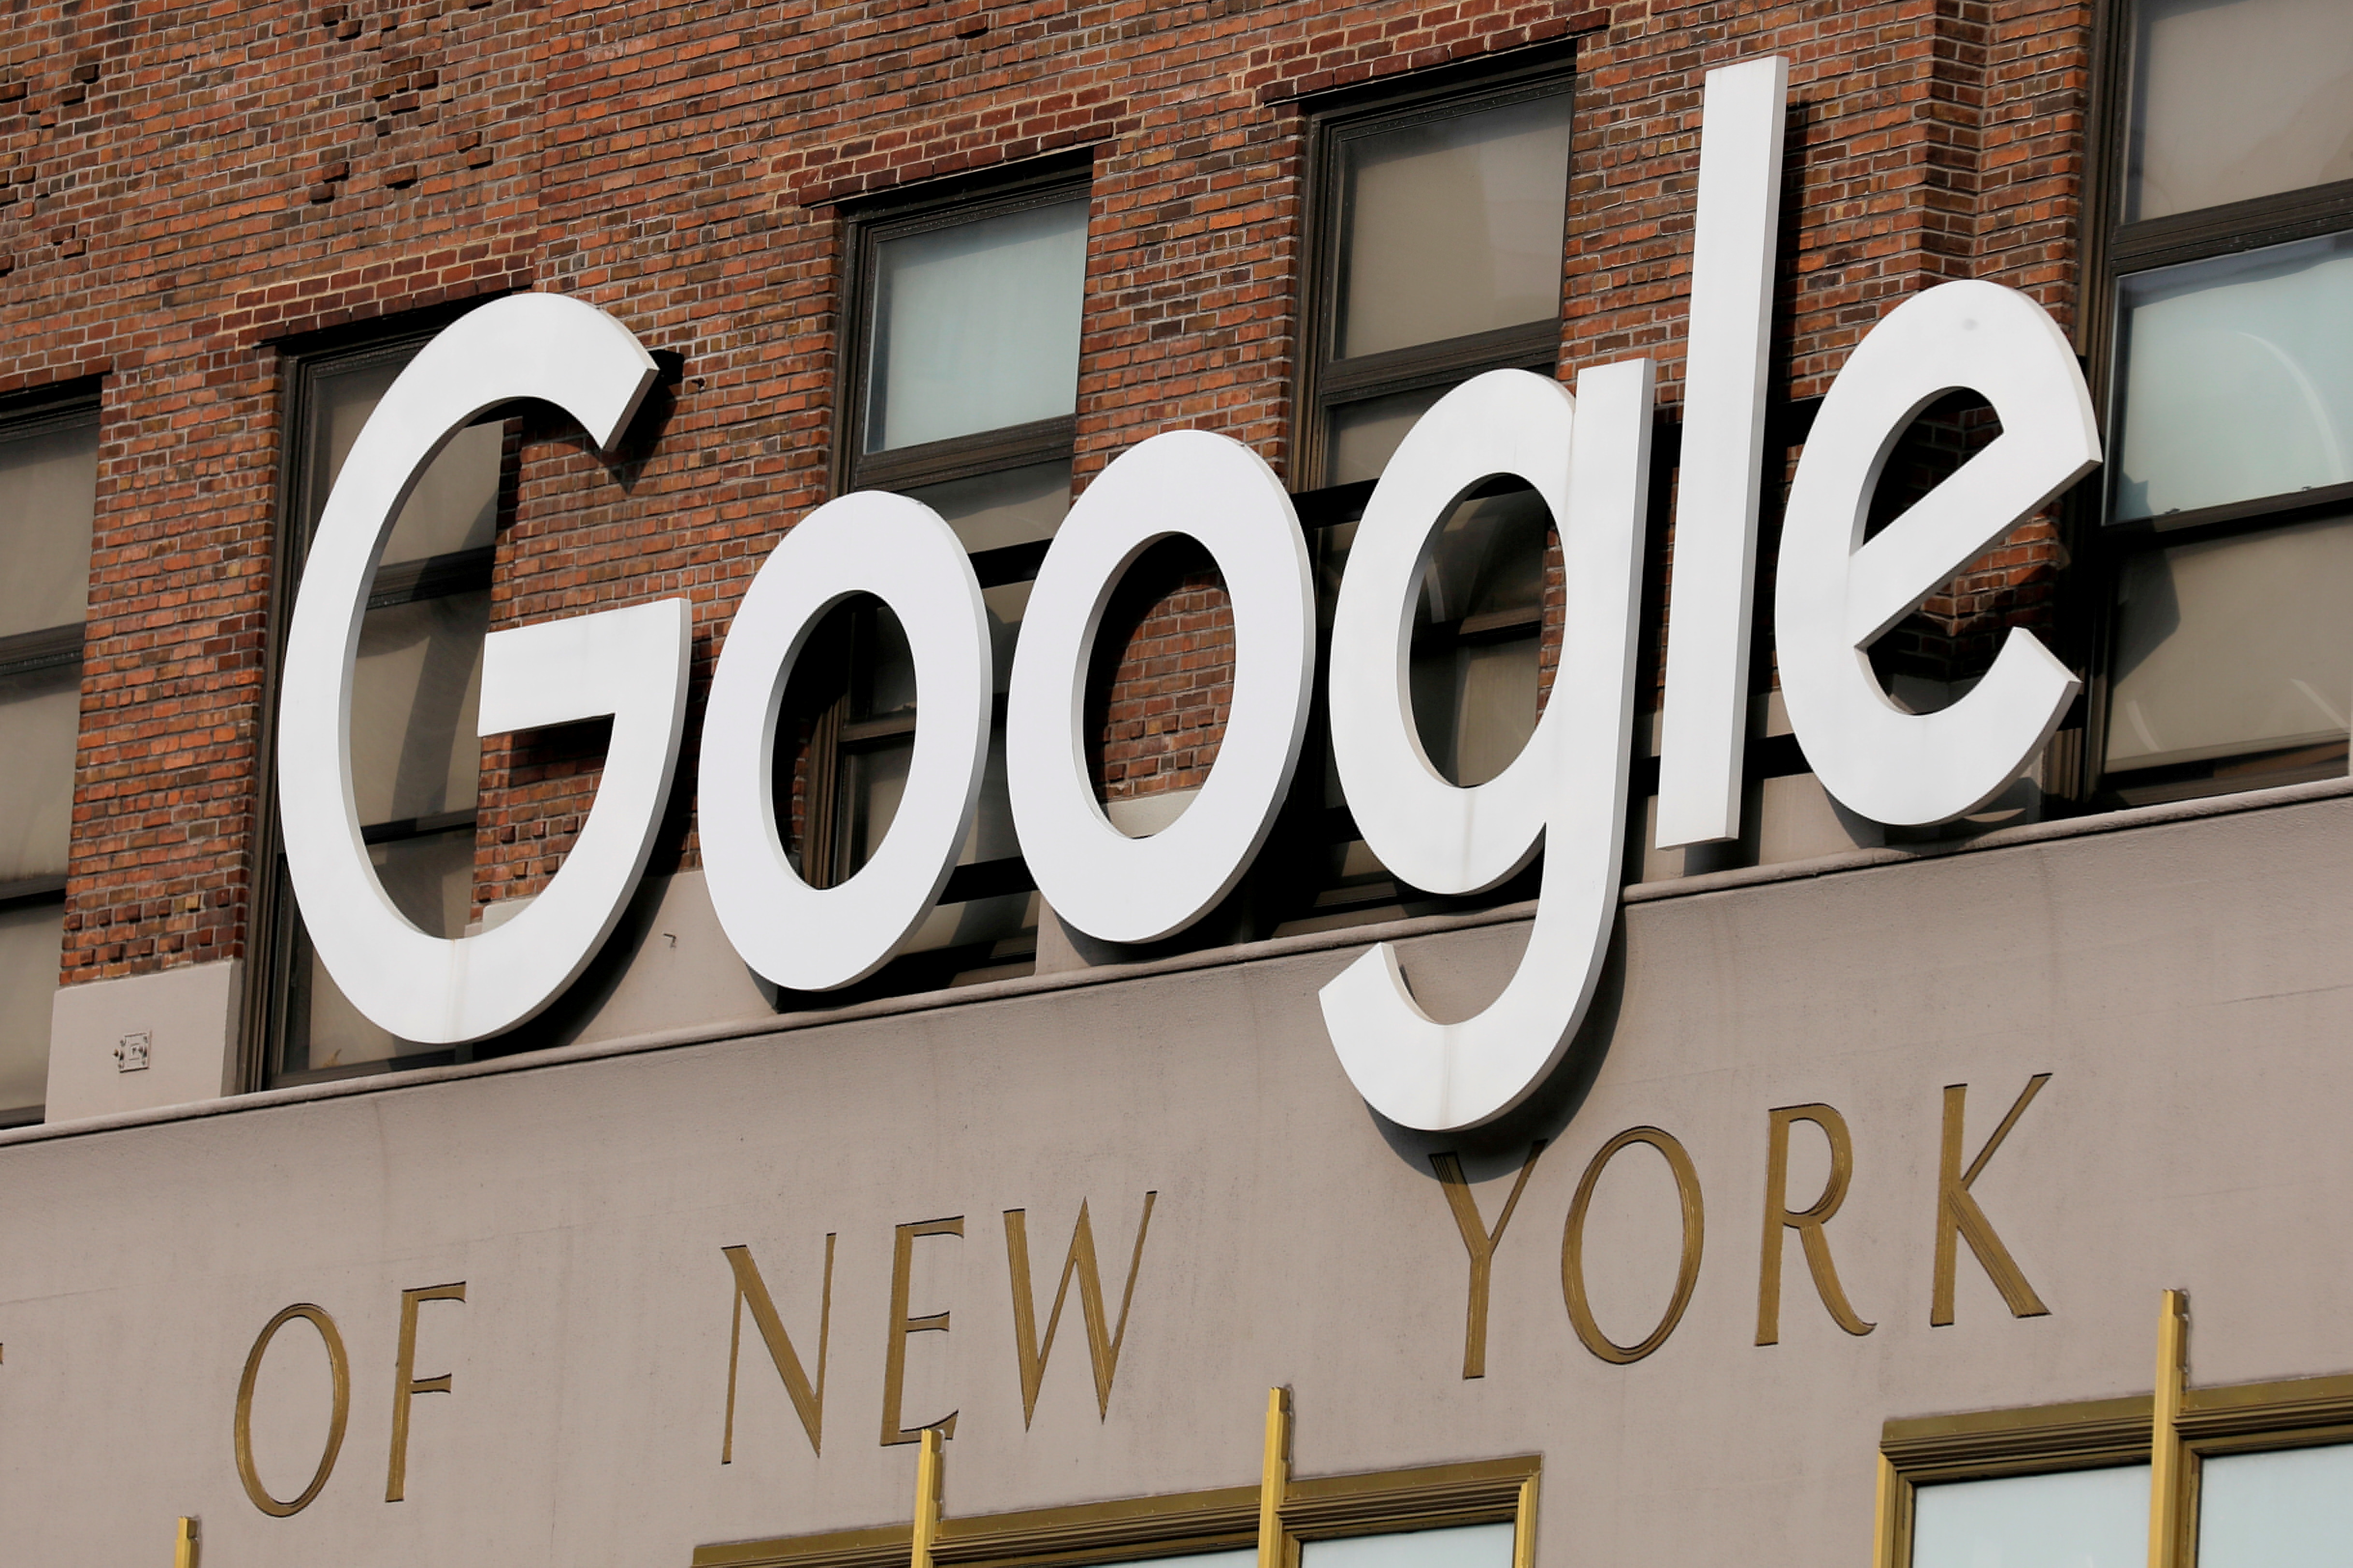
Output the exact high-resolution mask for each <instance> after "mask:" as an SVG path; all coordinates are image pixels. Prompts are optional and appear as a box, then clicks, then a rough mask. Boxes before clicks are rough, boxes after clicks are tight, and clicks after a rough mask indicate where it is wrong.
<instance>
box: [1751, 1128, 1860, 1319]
mask: <svg viewBox="0 0 2353 1568" xmlns="http://www.w3.org/2000/svg"><path fill="white" fill-rule="evenodd" d="M1772 1118H1773V1131H1772V1135H1771V1138H1770V1140H1769V1141H1768V1142H1767V1146H1766V1154H1765V1246H1764V1258H1763V1261H1762V1265H1761V1268H1760V1272H1759V1274H1758V1276H1757V1343H1758V1344H1760V1345H1769V1344H1778V1342H1780V1338H1781V1232H1782V1231H1783V1230H1785V1229H1788V1230H1794V1231H1796V1232H1797V1233H1798V1239H1799V1242H1801V1243H1802V1244H1804V1247H1805V1251H1806V1268H1807V1271H1808V1272H1809V1273H1810V1274H1811V1275H1812V1276H1813V1277H1814V1289H1815V1290H1816V1292H1818V1293H1819V1294H1820V1297H1821V1299H1822V1305H1823V1306H1825V1307H1827V1308H1829V1309H1830V1313H1831V1318H1832V1319H1833V1320H1835V1321H1837V1323H1838V1326H1839V1327H1840V1328H1841V1329H1844V1330H1845V1331H1847V1332H1848V1333H1851V1334H1867V1333H1869V1332H1871V1331H1872V1330H1873V1329H1875V1328H1877V1327H1878V1326H1879V1325H1878V1324H1876V1323H1866V1322H1864V1321H1862V1318H1861V1316H1859V1315H1858V1314H1857V1313H1856V1311H1855V1310H1854V1308H1853V1307H1852V1305H1850V1304H1849V1303H1848V1301H1847V1299H1846V1291H1845V1289H1843V1288H1842V1287H1841V1285H1840V1284H1839V1277H1838V1265H1837V1264H1835V1263H1833V1262H1831V1244H1830V1238H1829V1237H1826V1236H1824V1235H1823V1234H1822V1227H1823V1226H1826V1225H1828V1224H1829V1223H1830V1221H1831V1216H1832V1215H1836V1214H1837V1213H1838V1211H1839V1205H1841V1204H1842V1203H1844V1202H1846V1188H1847V1183H1848V1182H1850V1181H1851V1180H1852V1179H1853V1176H1854V1142H1853V1140H1852V1139H1851V1138H1850V1137H1848V1135H1847V1130H1846V1118H1845V1117H1843V1116H1841V1115H1840V1114H1839V1113H1838V1112H1837V1111H1836V1110H1832V1109H1831V1107H1829V1106H1827V1105H1790V1106H1784V1107H1782V1108H1781V1109H1779V1110H1776V1111H1774V1112H1773V1113H1772ZM1793 1121H1810V1122H1812V1123H1813V1124H1814V1125H1815V1126H1817V1127H1819V1128H1820V1129H1821V1130H1822V1136H1823V1137H1825V1138H1827V1139H1829V1140H1830V1145H1831V1174H1830V1180H1829V1181H1827V1182H1825V1183H1824V1184H1822V1195H1821V1196H1820V1197H1818V1198H1816V1199H1815V1200H1814V1201H1813V1202H1812V1203H1811V1204H1810V1205H1808V1206H1806V1207H1805V1208H1802V1209H1792V1208H1790V1207H1789V1124H1790V1123H1791V1122H1793Z"/></svg>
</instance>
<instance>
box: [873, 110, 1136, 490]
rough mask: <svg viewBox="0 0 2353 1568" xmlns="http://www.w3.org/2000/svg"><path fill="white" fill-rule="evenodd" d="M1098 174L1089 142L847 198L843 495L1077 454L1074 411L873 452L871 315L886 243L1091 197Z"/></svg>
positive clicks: (972, 475)
mask: <svg viewBox="0 0 2353 1568" xmlns="http://www.w3.org/2000/svg"><path fill="white" fill-rule="evenodd" d="M1093 181H1094V157H1093V149H1092V148H1089V149H1086V150H1085V151H1084V152H1083V153H1078V154H1069V153H1064V154H1057V155H1055V156H1052V157H1048V158H1039V159H1034V160H1031V161H1029V162H1027V163H1022V164H1019V165H1017V166H1016V167H1014V168H1012V169H1009V170H1008V169H999V170H992V171H989V172H987V173H986V174H969V175H962V176H959V177H956V178H954V179H948V180H934V181H927V182H925V183H924V184H920V185H916V186H912V187H908V188H905V189H901V190H895V191H892V192H889V193H887V194H885V195H878V196H874V197H871V198H869V199H867V200H864V201H861V202H859V203H857V204H855V205H846V206H845V207H844V209H843V212H842V225H843V235H842V241H843V243H842V254H843V257H844V260H845V264H844V267H843V271H842V289H841V296H840V305H839V310H840V316H839V321H840V331H839V342H840V354H839V358H838V360H837V361H836V374H835V378H834V380H835V386H834V409H835V419H834V428H835V430H836V431H837V433H838V436H837V439H836V441H835V443H834V468H833V490H834V493H835V494H836V495H847V494H849V492H850V491H852V490H902V489H914V488H916V487H918V486H922V485H936V484H945V483H947V482H949V481H951V480H954V479H976V478H978V477H979V476H981V475H983V474H993V473H998V472H1001V471H1003V470H1005V469H1007V468H1023V467H1027V466H1029V465H1030V464H1033V463H1049V462H1054V461H1057V460H1060V459H1067V458H1071V457H1072V456H1073V455H1074V453H1075V452H1076V450H1077V443H1078V417H1077V416H1076V415H1075V414H1071V415H1064V416H1058V417H1056V418H1052V419H1038V420H1031V421H1029V422H1028V423H1025V424H1020V425H1008V426H1002V427H1000V428H998V429H995V430H982V431H976V432H975V433H973V434H971V435H968V436H952V437H948V438H947V439H945V440H943V441H926V442H923V443H922V444H921V445H918V446H913V447H897V448H895V449H892V450H890V451H882V452H869V451H867V450H866V449H865V448H866V430H867V417H868V414H869V412H870V409H871V403H870V401H869V400H870V396H871V393H872V390H873V387H872V375H871V370H872V367H871V364H870V363H869V358H870V354H871V350H872V347H873V341H872V340H873V329H872V324H871V313H872V311H871V307H872V303H873V300H874V295H875V268H876V267H877V265H878V263H879V261H880V258H881V247H882V246H883V244H884V242H886V241H889V240H893V239H902V238H904V237H908V236H910V235H915V234H923V233H927V232H930V231H932V230H935V229H943V228H954V227H955V226H958V225H960V224H966V223H972V222H975V221H977V220H979V219H982V218H990V217H1001V216H1006V215H1007V214H1009V213H1016V212H1026V211H1029V209H1031V208H1035V207H1043V206H1054V205H1060V204H1061V203H1064V202H1068V201H1071V200H1073V199H1079V200H1086V201H1089V202H1092V194H1093ZM1082 298H1083V296H1082ZM1082 309H1083V304H1082Z"/></svg>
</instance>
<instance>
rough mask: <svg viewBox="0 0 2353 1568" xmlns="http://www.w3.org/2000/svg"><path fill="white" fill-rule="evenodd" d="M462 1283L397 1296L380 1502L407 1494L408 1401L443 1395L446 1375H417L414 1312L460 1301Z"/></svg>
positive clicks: (446, 1391)
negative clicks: (388, 1459) (386, 1463)
mask: <svg viewBox="0 0 2353 1568" xmlns="http://www.w3.org/2000/svg"><path fill="white" fill-rule="evenodd" d="M465 1299H466V1282H465V1281H464V1280H463V1279H460V1280H459V1281H458V1282H457V1283H456V1284H454V1285H427V1286H425V1287H423V1288H422V1289H416V1290H403V1291H402V1292H401V1293H400V1353H399V1355H398V1357H397V1358H396V1360H395V1361H394V1363H393V1369H392V1463H391V1465H390V1467H389V1468H386V1469H385V1477H384V1500H385V1501H386V1502H398V1501H400V1500H401V1499H402V1498H404V1497H406V1495H407V1493H408V1402H409V1400H410V1399H411V1398H413V1397H414V1396H416V1395H417V1394H447V1393H448V1392H449V1374H448V1373H446V1372H445V1373H442V1374H441V1375H440V1376H439V1377H428V1378H424V1379H422V1380H420V1379H418V1378H417V1306H418V1304H419V1303H421V1302H425V1301H462V1300H465Z"/></svg>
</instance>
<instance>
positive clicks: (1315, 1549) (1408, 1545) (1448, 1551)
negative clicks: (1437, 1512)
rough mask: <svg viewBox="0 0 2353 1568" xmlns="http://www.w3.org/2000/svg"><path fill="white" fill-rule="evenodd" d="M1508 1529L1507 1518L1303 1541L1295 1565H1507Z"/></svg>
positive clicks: (1379, 1567) (1480, 1567)
mask: <svg viewBox="0 0 2353 1568" xmlns="http://www.w3.org/2000/svg"><path fill="white" fill-rule="evenodd" d="M1512 1532H1513V1526H1512V1525H1510V1524H1509V1523H1499V1524H1458V1525H1454V1526H1452V1527H1451V1528H1449V1529H1445V1530H1411V1531H1398V1532H1396V1533H1393V1534H1388V1535H1349V1536H1343V1537H1342V1538H1340V1539H1339V1540H1337V1541H1309V1542H1303V1543H1302V1544H1301V1546H1300V1548H1299V1568H1512Z"/></svg>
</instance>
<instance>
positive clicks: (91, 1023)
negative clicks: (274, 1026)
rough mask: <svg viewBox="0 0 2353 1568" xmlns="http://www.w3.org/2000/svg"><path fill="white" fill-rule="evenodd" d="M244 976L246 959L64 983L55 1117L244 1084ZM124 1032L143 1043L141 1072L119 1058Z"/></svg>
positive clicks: (52, 1044)
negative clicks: (240, 1037) (240, 1043)
mask: <svg viewBox="0 0 2353 1568" xmlns="http://www.w3.org/2000/svg"><path fill="white" fill-rule="evenodd" d="M244 980H245V961H244V960H242V959H236V958H232V959H227V960H225V961H223V962H221V963H193V964H184V965H182V966H181V967H179V968H177V969H166V970H164V971H162V972H160V973H154V974H133V975H129V976H126V977H124V978H122V979H119V980H93V981H90V982H87V983H85V984H80V985H64V986H60V987H58V994H57V996H56V999H55V1000H54V1001H52V1002H51V1003H50V1005H49V1090H48V1100H47V1110H45V1112H44V1114H45V1115H46V1116H47V1118H48V1121H49V1122H59V1121H87V1119H89V1118H92V1117H105V1116H108V1115H109V1114H110V1113H122V1112H132V1113H136V1112H142V1111H149V1110H155V1109H157V1108H165V1109H172V1108H177V1107H182V1106H185V1105H186V1104H188V1103H189V1102H191V1101H195V1100H212V1101H217V1100H219V1099H220V1097H221V1096H222V1095H224V1094H227V1092H228V1091H229V1090H230V1089H232V1088H234V1087H235V1085H236V1083H237V1003H238V1000H239V998H240V997H241V996H242V994H243V990H244ZM126 1037H136V1038H139V1039H142V1040H143V1041H144V1042H145V1044H146V1047H147V1058H146V1061H147V1065H146V1066H145V1067H144V1068H140V1069H138V1070H136V1071H130V1072H126V1071H124V1070H123V1068H122V1065H121V1062H120V1061H119V1060H118V1058H117V1055H116V1053H117V1050H118V1048H119V1047H121V1045H122V1043H123V1041H124V1039H125V1038H126ZM44 1125H47V1123H45V1124H44ZM35 1131H37V1129H36V1130H35Z"/></svg>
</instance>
